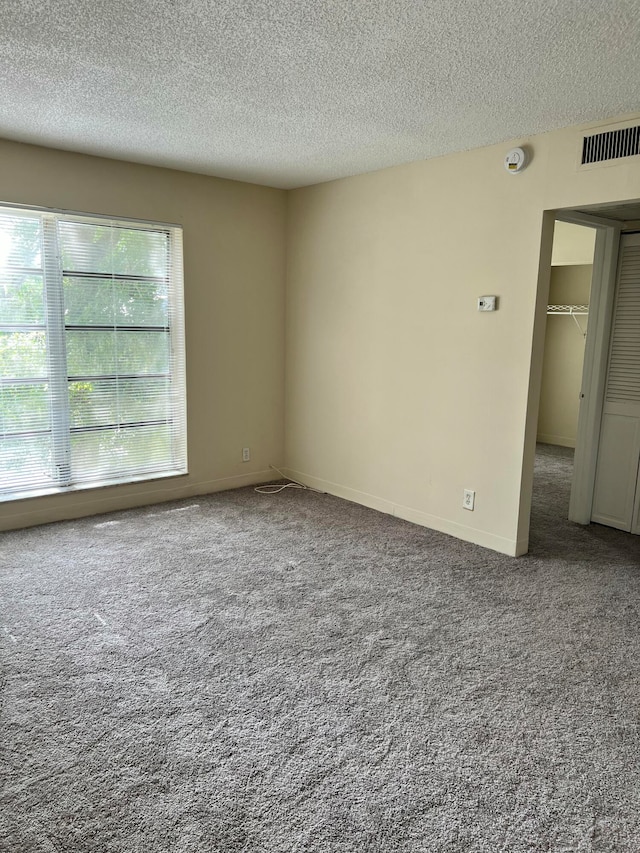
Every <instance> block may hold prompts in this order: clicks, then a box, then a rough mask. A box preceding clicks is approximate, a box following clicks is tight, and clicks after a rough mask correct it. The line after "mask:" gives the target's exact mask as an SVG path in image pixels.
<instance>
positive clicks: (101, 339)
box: [0, 207, 187, 500]
mask: <svg viewBox="0 0 640 853" xmlns="http://www.w3.org/2000/svg"><path fill="white" fill-rule="evenodd" d="M186 470H187V469H186V424H185V382H184V333H183V307H182V231H181V229H180V228H178V227H174V226H164V225H157V224H151V223H144V222H130V221H119V220H110V219H98V218H95V217H88V216H79V215H75V214H66V213H57V212H53V211H42V210H23V209H18V208H8V207H0V498H4V499H5V500H7V499H14V498H18V497H28V496H29V495H32V494H34V493H38V492H42V491H43V490H44V491H64V490H66V489H71V488H78V487H82V486H85V487H89V486H100V485H107V484H112V483H125V482H131V481H134V480H143V479H151V478H153V477H166V476H170V475H175V474H183V473H186Z"/></svg>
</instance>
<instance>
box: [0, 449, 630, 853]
mask: <svg viewBox="0 0 640 853" xmlns="http://www.w3.org/2000/svg"><path fill="white" fill-rule="evenodd" d="M570 470H571V454H570V452H568V451H564V450H561V449H559V448H548V447H546V448H545V447H542V448H541V455H540V457H539V460H538V465H537V479H536V494H535V509H534V516H533V535H532V550H531V553H530V554H529V555H528V556H527V557H524V558H521V559H517V560H514V559H512V558H507V557H503V556H500V555H498V554H495V553H493V552H490V551H487V550H485V549H483V548H480V547H475V546H473V545H469V544H465V543H463V542H459V541H457V540H455V539H451V538H449V537H447V536H444V535H442V534H438V533H434V532H432V531H429V530H425V529H424V528H420V527H416V526H413V525H410V524H407V523H405V522H402V521H399V520H397V519H394V518H391V517H389V516H385V515H381V514H378V513H376V512H373V511H371V510H368V509H364V508H362V507H359V506H356V505H354V504H349V503H346V502H343V501H340V500H338V499H336V498H332V497H329V496H326V495H320V494H314V493H311V492H300V491H293V490H287V491H285V492H283V493H281V494H280V495H277V496H272V497H266V496H263V495H258V494H256V493H255V492H254V491H253V490H251V489H243V490H239V491H235V492H227V493H222V494H218V495H214V496H210V497H205V498H198V499H196V500H190V501H183V502H179V503H175V504H171V505H166V504H165V505H162V506H158V507H150V508H145V509H142V510H136V511H128V512H120V513H116V514H113V515H109V516H101V517H99V518H91V519H86V520H82V521H75V522H65V523H61V524H55V525H49V526H45V527H40V528H33V529H30V530H25V531H18V532H15V533H8V534H4V535H3V536H2V539H1V540H0V657H1V669H0V687H1V689H2V701H3V704H2V707H1V709H0V782H1V786H0V850H1V851H2V853H32V851H33V853H36V851H37V853H53V851H56V853H89V851H91V853H241V851H242V853H400V852H401V853H419V852H420V853H422V851H450V853H453V851H456V853H457V851H487V853H497V851H506V853H525V851H526V853H533V852H534V851H558V853H560V851H563V853H568V851H580V852H581V853H582V851H585V853H586V851H594V853H604V851H616V853H621V851H629V853H638V851H639V850H640V734H639V724H640V625H639V622H638V604H639V601H640V559H639V551H640V548H639V545H640V543H639V541H638V539H637V538H636V537H632V536H630V535H627V534H622V533H619V532H617V531H614V530H609V529H606V528H604V527H598V526H596V525H592V526H591V527H588V528H582V527H578V526H575V525H572V524H570V523H569V522H567V521H566V520H563V513H566V506H567V503H568V482H569V476H570Z"/></svg>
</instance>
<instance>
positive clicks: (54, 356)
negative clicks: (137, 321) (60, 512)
mask: <svg viewBox="0 0 640 853" xmlns="http://www.w3.org/2000/svg"><path fill="white" fill-rule="evenodd" d="M0 214H9V215H11V214H14V215H15V216H17V217H20V216H25V218H28V217H29V216H30V215H31V216H32V217H33V218H35V217H38V218H40V222H41V229H42V235H41V251H42V257H41V269H40V270H39V271H38V275H41V276H42V279H43V302H44V323H43V324H31V328H32V329H35V328H36V325H37V326H38V327H40V325H42V328H43V329H44V332H45V345H46V353H47V376H46V377H44V378H42V377H28V378H25V379H23V380H22V381H23V382H25V383H30V384H37V383H43V384H47V385H49V386H50V388H49V392H48V410H49V416H50V425H49V429H48V430H24V431H19V432H17V433H1V434H0V437H2V438H4V437H5V436H14V435H15V436H20V437H25V438H29V437H34V436H35V435H37V434H39V435H42V434H50V435H51V448H52V457H53V458H52V472H55V473H53V476H52V483H51V484H49V483H46V484H45V483H44V478H43V481H42V482H41V483H38V484H36V485H33V486H18V487H14V488H12V487H7V488H4V487H3V483H2V481H1V480H0V503H2V502H8V501H16V500H24V499H28V498H33V497H41V496H45V495H54V494H64V493H68V492H75V491H79V490H85V489H98V488H106V487H110V486H118V485H120V486H122V485H127V484H131V483H138V482H147V481H153V480H160V479H170V478H174V477H184V476H186V475H187V474H188V456H187V392H186V353H185V334H184V270H183V251H182V241H183V229H182V226H181V225H178V224H175V223H167V222H159V221H155V220H144V219H137V218H131V217H122V216H110V215H105V214H96V213H85V212H78V211H71V210H67V209H62V208H48V207H40V206H33V205H24V204H14V203H10V202H0ZM65 221H66V222H77V223H81V224H88V225H94V226H102V227H107V228H113V229H115V228H118V227H121V228H125V229H127V230H140V231H144V232H147V233H149V232H150V233H158V234H163V235H165V236H166V239H167V269H166V276H143V275H135V274H117V273H111V274H105V273H100V272H99V271H98V270H96V271H88V272H87V271H80V270H75V271H70V270H65V269H64V268H63V266H62V259H61V251H60V249H61V245H62V238H61V236H60V235H59V232H58V223H59V222H65ZM15 269H18V270H19V268H18V267H12V268H10V271H11V272H13V271H14V270H15ZM25 270H26V268H25ZM34 270H35V268H34ZM74 276H77V277H81V276H82V277H85V278H91V277H92V276H93V277H96V278H103V279H112V280H122V281H127V280H128V281H142V280H143V279H145V280H148V281H150V282H151V281H155V282H159V281H165V280H166V283H167V300H168V310H167V325H166V326H162V327H160V326H157V327H156V326H152V325H150V326H144V325H140V326H135V325H131V326H118V324H117V323H116V322H115V321H114V323H113V324H112V325H105V326H104V327H103V326H100V325H99V324H98V325H82V324H81V326H82V329H85V330H90V331H100V330H106V331H113V332H114V334H117V333H118V331H120V332H122V331H127V332H133V333H136V332H138V333H140V332H143V333H146V332H149V331H152V332H164V333H166V334H167V335H168V351H169V356H168V365H167V372H166V373H163V374H162V376H161V377H160V375H158V376H159V377H160V378H165V379H167V380H168V385H169V388H168V390H167V394H166V397H165V400H166V401H167V402H168V404H169V406H170V411H171V418H170V420H167V419H165V420H164V421H162V422H163V423H166V424H169V423H170V424H172V429H171V430H170V437H171V454H170V455H171V459H170V461H171V462H172V463H173V464H172V465H171V467H164V468H162V469H161V470H155V471H154V470H152V467H153V466H151V468H150V469H149V470H146V471H140V472H134V473H133V474H131V473H126V472H125V473H123V472H122V470H121V471H120V472H119V473H117V474H115V475H102V476H98V477H96V478H95V479H88V480H85V479H74V477H73V473H72V471H71V437H72V435H73V434H74V433H78V434H80V433H88V432H95V431H97V430H106V429H114V428H115V429H117V430H118V431H119V430H120V429H121V428H123V427H124V428H126V427H127V426H143V427H144V426H148V425H153V424H152V423H151V421H149V422H148V423H147V422H146V421H144V422H143V421H140V422H138V423H136V424H130V425H123V424H121V423H118V424H108V425H107V424H105V425H102V426H99V427H86V426H85V427H82V426H80V427H77V426H76V427H74V426H72V424H71V404H70V401H69V385H70V383H71V382H73V381H74V380H76V379H77V377H72V376H71V375H70V373H69V370H68V368H67V337H66V335H67V331H69V329H71V331H77V330H78V329H80V330H82V329H81V327H80V326H77V324H73V323H70V324H66V323H65V303H64V280H65V278H69V277H74ZM0 325H1V326H2V327H3V328H5V327H7V326H10V325H11V324H0ZM76 327H77V328H76ZM25 328H26V324H25ZM122 378H123V377H122V376H120V375H119V374H114V375H113V376H112V375H109V376H91V380H92V381H105V380H114V379H122ZM131 378H134V379H135V378H145V379H146V378H151V379H153V378H158V377H155V376H152V375H151V374H138V375H132V377H131ZM14 380H15V378H13V380H12V378H11V377H6V378H5V377H3V376H0V387H1V385H2V384H4V383H5V382H7V384H10V383H11V382H12V381H14ZM19 381H20V380H19ZM157 423H158V424H159V423H160V421H158V422H157Z"/></svg>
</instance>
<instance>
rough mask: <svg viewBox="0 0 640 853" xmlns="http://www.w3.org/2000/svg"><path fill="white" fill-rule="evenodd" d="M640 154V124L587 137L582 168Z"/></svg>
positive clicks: (583, 144) (583, 148) (583, 145)
mask: <svg viewBox="0 0 640 853" xmlns="http://www.w3.org/2000/svg"><path fill="white" fill-rule="evenodd" d="M637 154H640V124H638V125H636V126H635V127H623V128H620V129H618V130H608V131H606V132H605V133H595V134H593V135H592V136H585V137H584V139H583V141H582V159H581V161H580V165H581V166H586V165H588V164H590V163H604V162H606V161H608V160H619V159H620V158H621V157H633V156H635V155H637Z"/></svg>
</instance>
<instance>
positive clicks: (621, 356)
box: [592, 234, 640, 533]
mask: <svg viewBox="0 0 640 853" xmlns="http://www.w3.org/2000/svg"><path fill="white" fill-rule="evenodd" d="M639 463H640V234H628V235H624V236H623V237H622V239H621V242H620V260H619V263H618V281H617V283H616V299H615V307H614V316H613V328H612V334H611V350H610V353H609V366H608V370H607V383H606V387H605V400H604V408H603V413H602V426H601V431H600V445H599V448H598V464H597V469H596V483H595V491H594V500H593V513H592V519H593V521H597V522H599V523H600V524H607V525H609V526H610V527H617V528H619V529H620V530H628V531H631V532H632V533H640V488H639V487H638V476H639V475H638V470H639Z"/></svg>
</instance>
